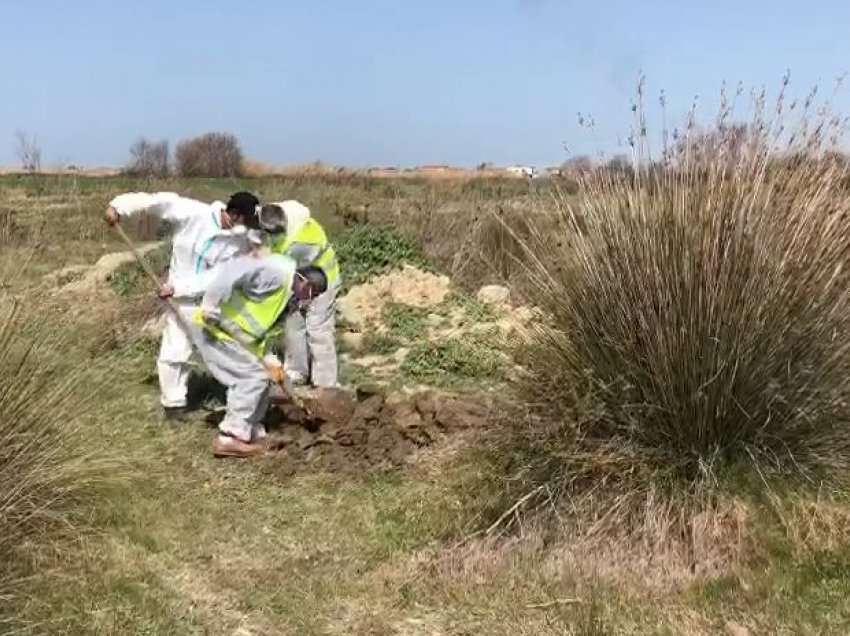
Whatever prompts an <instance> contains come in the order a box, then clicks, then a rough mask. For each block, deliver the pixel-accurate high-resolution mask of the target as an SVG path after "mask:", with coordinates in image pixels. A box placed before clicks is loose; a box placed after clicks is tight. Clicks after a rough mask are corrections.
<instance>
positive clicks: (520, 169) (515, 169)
mask: <svg viewBox="0 0 850 636" xmlns="http://www.w3.org/2000/svg"><path fill="white" fill-rule="evenodd" d="M505 172H507V173H509V174H513V175H516V176H518V177H528V178H529V179H530V178H533V177H534V176H535V175H536V174H537V170H536V169H535V168H534V166H508V167H507V168H505Z"/></svg>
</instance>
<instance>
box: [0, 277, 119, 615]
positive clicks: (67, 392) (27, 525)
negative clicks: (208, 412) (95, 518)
mask: <svg viewBox="0 0 850 636" xmlns="http://www.w3.org/2000/svg"><path fill="white" fill-rule="evenodd" d="M0 299H2V307H3V309H2V310H0V379H1V380H2V382H0V385H2V388H0V563H2V564H3V567H2V568H0V599H5V600H4V601H3V602H0V627H2V626H3V625H8V623H5V622H4V621H8V620H11V618H12V617H10V616H8V615H5V613H6V612H8V611H11V610H10V609H9V608H10V607H11V602H10V601H11V599H12V598H14V596H15V595H16V594H17V593H18V592H19V591H20V586H21V584H22V581H24V580H25V579H26V577H28V576H30V575H31V574H35V573H34V572H31V571H30V567H31V563H33V559H34V558H35V557H36V556H37V554H38V551H39V550H41V549H43V548H46V547H48V544H49V543H50V542H51V541H52V540H53V539H56V538H58V537H59V536H61V535H67V534H69V533H70V534H76V533H77V532H79V531H80V529H81V528H82V527H83V526H85V522H86V518H87V517H88V516H90V515H91V512H92V510H93V506H94V505H95V504H96V503H97V502H98V501H99V496H101V495H105V494H106V493H107V492H108V491H109V490H110V489H111V487H112V486H114V485H116V484H118V483H120V482H122V481H124V480H126V478H127V477H128V475H129V474H130V472H129V470H128V464H127V463H126V462H125V461H124V460H119V459H118V458H117V457H116V456H115V455H114V454H110V453H109V452H108V449H107V448H106V444H105V442H102V441H101V440H100V434H99V431H98V429H97V427H95V426H93V425H92V424H91V422H90V418H92V417H93V415H94V414H95V413H96V407H98V406H100V405H99V404H98V401H97V398H99V397H101V396H99V395H98V393H99V392H100V391H101V390H102V389H103V387H104V386H106V385H107V382H108V381H107V377H108V373H107V370H105V369H103V368H84V367H83V366H81V365H82V363H75V364H68V363H67V362H66V361H65V360H64V359H63V354H64V353H65V352H66V351H67V349H68V346H69V342H70V341H68V340H63V337H62V336H60V335H57V334H56V333H55V331H51V329H52V327H51V326H50V325H49V324H47V323H46V321H44V320H43V318H44V317H43V316H40V315H39V314H37V313H36V312H34V311H28V310H25V309H24V307H23V306H22V305H21V304H20V303H19V302H18V299H16V298H14V297H13V296H12V295H11V294H9V293H4V292H0ZM96 366H97V367H102V366H103V365H96ZM0 631H2V629H0Z"/></svg>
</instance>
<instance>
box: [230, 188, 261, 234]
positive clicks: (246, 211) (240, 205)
mask: <svg viewBox="0 0 850 636" xmlns="http://www.w3.org/2000/svg"><path fill="white" fill-rule="evenodd" d="M258 205H260V200H259V199H258V198H257V197H255V196H254V195H253V194H251V193H250V192H236V193H234V194H233V195H231V197H230V200H229V201H228V202H227V207H226V208H225V211H226V212H227V213H228V214H232V215H233V216H238V217H240V218H241V219H242V222H243V223H244V224H245V227H248V228H251V229H257V228H259V227H260V220H259V219H258V218H257V206H258Z"/></svg>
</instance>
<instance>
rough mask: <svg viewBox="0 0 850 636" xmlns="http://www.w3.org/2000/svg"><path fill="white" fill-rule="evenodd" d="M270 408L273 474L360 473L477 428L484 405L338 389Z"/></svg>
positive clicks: (485, 414)
mask: <svg viewBox="0 0 850 636" xmlns="http://www.w3.org/2000/svg"><path fill="white" fill-rule="evenodd" d="M303 406H306V410H305V409H304V408H302V407H301V406H297V405H296V404H294V403H292V402H284V403H282V404H278V405H276V407H275V409H274V410H273V413H274V415H275V417H273V421H272V422H270V426H269V429H270V437H271V440H272V448H273V452H274V457H275V460H276V461H279V465H278V467H276V469H277V470H280V471H282V472H284V473H288V474H291V473H295V472H299V471H302V470H308V469H309V470H311V471H312V470H317V469H318V470H326V471H330V472H340V473H349V472H356V473H362V472H364V471H368V470H370V469H386V468H393V467H398V466H401V465H403V464H405V463H406V462H407V461H408V458H409V457H410V455H411V454H412V453H413V452H414V451H416V450H418V449H420V448H423V447H427V446H430V445H432V444H434V443H435V442H437V441H439V440H441V439H444V438H445V437H446V436H447V435H449V434H451V433H454V432H459V431H462V430H468V429H473V428H479V427H482V426H483V425H484V424H485V422H486V421H487V418H488V414H489V410H490V408H489V406H487V405H484V404H482V403H481V402H474V401H469V400H468V399H466V398H457V397H447V396H440V395H437V394H436V393H433V392H430V391H429V392H423V393H420V394H417V395H414V396H411V397H409V398H404V399H398V398H397V397H394V399H389V400H388V399H387V398H386V396H385V395H383V394H382V393H377V392H376V393H371V394H370V393H367V392H362V391H361V392H358V394H357V396H356V397H355V396H352V395H351V394H349V393H347V392H345V391H342V390H338V391H330V392H326V393H324V394H323V396H322V397H321V398H312V399H309V398H308V399H305V400H303Z"/></svg>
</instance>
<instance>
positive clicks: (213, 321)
mask: <svg viewBox="0 0 850 636" xmlns="http://www.w3.org/2000/svg"><path fill="white" fill-rule="evenodd" d="M201 315H202V316H203V317H204V322H206V323H207V324H210V325H217V324H218V323H219V321H220V320H221V310H220V309H219V308H218V307H204V306H203V305H201Z"/></svg>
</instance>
